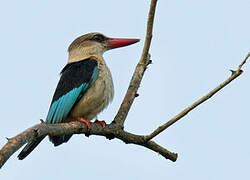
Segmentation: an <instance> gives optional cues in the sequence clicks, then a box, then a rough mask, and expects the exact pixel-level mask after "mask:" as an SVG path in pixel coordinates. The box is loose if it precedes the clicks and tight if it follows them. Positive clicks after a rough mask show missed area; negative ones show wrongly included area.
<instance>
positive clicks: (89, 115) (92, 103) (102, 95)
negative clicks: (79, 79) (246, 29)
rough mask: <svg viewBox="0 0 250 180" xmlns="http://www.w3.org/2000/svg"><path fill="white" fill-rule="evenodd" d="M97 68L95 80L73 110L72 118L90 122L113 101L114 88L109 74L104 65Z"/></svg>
mask: <svg viewBox="0 0 250 180" xmlns="http://www.w3.org/2000/svg"><path fill="white" fill-rule="evenodd" d="M98 68H99V74H98V78H97V80H96V81H95V82H94V83H93V84H92V86H91V87H90V88H89V89H88V90H87V92H86V93H85V94H84V96H83V97H82V98H81V99H80V101H79V102H78V103H77V104H76V106H75V107H74V108H73V110H72V112H71V116H72V117H83V118H84V119H87V120H91V119H93V118H95V117H96V115H97V114H98V113H99V112H101V111H102V110H103V109H104V108H105V107H106V106H107V105H108V104H109V102H110V101H111V100H112V99H113V95H114V86H113V80H112V76H111V73H110V71H109V69H108V67H107V66H106V65H99V66H98Z"/></svg>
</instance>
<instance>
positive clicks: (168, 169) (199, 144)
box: [0, 0, 250, 180]
mask: <svg viewBox="0 0 250 180" xmlns="http://www.w3.org/2000/svg"><path fill="white" fill-rule="evenodd" d="M148 9H149V0H147V1H146V0H144V1H132V0H129V1H117V0H109V1H100V0H92V1H80V0H72V1H66V0H53V1H49V0H43V1H31V0H22V1H1V5H0V22H1V28H0V32H1V33H0V40H1V41H0V49H1V61H0V62H1V71H0V82H1V93H0V99H1V102H0V106H1V126H0V146H1V147H2V146H3V145H4V144H5V143H6V139H5V137H12V136H15V135H17V134H18V133H20V132H22V131H24V130H25V129H27V128H29V127H31V126H33V125H34V124H37V123H39V119H41V118H42V119H45V118H46V115H47V112H48V108H49V105H50V102H51V98H52V96H53V93H54V90H55V87H56V85H57V82H58V80H59V72H60V70H61V69H62V68H63V67H64V65H65V63H66V61H67V47H68V46H69V44H70V43H71V42H72V41H73V40H74V39H75V38H76V37H78V36H80V35H82V34H85V33H88V32H96V31H97V32H102V33H104V34H105V35H107V36H110V37H121V38H141V39H142V41H141V42H140V43H137V44H134V45H132V46H129V47H125V48H119V49H115V50H112V51H109V52H107V53H106V54H105V55H104V58H105V59H106V62H107V64H108V65H109V67H110V69H111V72H112V75H113V79H114V84H115V97H114V100H113V102H112V103H111V104H110V106H109V107H108V108H107V109H106V110H105V111H103V112H102V113H101V114H100V115H99V119H101V120H102V119H104V120H106V122H111V121H112V120H113V117H114V116H115V114H116V112H117V110H118V108H119V105H120V103H121V101H122V99H123V96H124V94H125V92H126V89H127V87H128V83H129V80H130V78H131V76H132V73H133V71H134V68H135V66H136V64H137V62H138V60H139V58H140V56H141V52H142V48H143V43H144V37H145V31H146V20H147V14H148ZM249 9H250V1H249V0H237V1H236V0H232V1H227V0H220V1H217V0H203V1H200V0H189V1H186V0H172V1H170V0H159V1H158V6H157V11H156V17H155V26H154V33H153V40H152V46H151V49H150V53H151V55H152V60H153V64H152V65H150V67H149V68H148V69H147V71H146V74H145V76H144V79H143V81H142V84H141V86H140V89H139V94H140V96H139V97H138V98H136V100H135V102H134V104H133V106H132V108H131V111H130V112H129V115H128V117H127V120H126V122H125V129H126V130H128V131H130V132H132V133H136V134H148V133H150V132H151V131H152V130H154V129H155V128H156V127H157V126H159V125H161V124H163V123H164V122H166V121H168V120H169V119H170V118H171V117H173V116H174V115H176V114H177V113H179V112H180V111H181V110H182V109H184V108H185V107H186V106H188V105H190V104H192V103H193V102H194V101H195V100H197V99H198V98H200V97H201V96H203V95H205V94H206V93H207V92H208V91H210V90H212V89H213V88H214V87H215V86H217V85H219V84H220V83H221V82H222V81H224V80H225V79H226V78H227V77H229V76H230V71H229V70H230V69H236V68H237V66H238V64H239V63H240V62H241V61H242V59H243V58H244V57H245V55H246V54H247V52H248V51H249V50H250V34H249V33H250V23H249V22H250V21H249V17H250V11H249ZM249 64H250V62H248V64H246V65H245V66H244V67H243V70H244V71H245V72H244V73H243V74H242V75H241V76H240V77H239V78H238V79H236V80H235V81H233V82H232V83H231V84H230V85H229V86H227V87H226V88H225V89H223V90H222V91H220V92H219V93H217V94H216V95H215V96H213V97H212V99H210V100H209V101H207V102H205V103H204V104H202V105H201V106H199V107H198V108H196V109H195V110H194V111H192V112H191V113H189V114H188V115H186V116H185V117H184V118H183V119H181V120H180V121H179V122H177V123H176V124H175V125H173V126H171V127H170V128H169V129H168V130H166V131H164V132H163V133H161V134H160V135H159V136H158V137H157V138H155V141H156V142H157V143H159V144H160V145H162V146H164V147H165V148H167V149H168V150H170V151H173V152H177V153H178V154H179V158H178V160H177V161H176V162H171V161H169V160H166V159H164V158H163V157H162V156H160V155H158V154H156V153H155V152H153V151H150V150H148V149H145V148H143V147H138V146H135V145H126V144H124V143H123V142H121V141H120V140H116V139H115V140H112V141H108V140H106V139H105V138H104V137H96V136H91V137H89V138H87V137H85V136H84V135H75V136H74V137H73V138H71V140H70V141H69V142H68V143H67V144H63V145H61V146H59V147H56V148H55V147H54V146H53V145H52V144H51V143H50V142H49V141H48V139H45V140H44V141H43V142H42V143H41V144H40V145H39V146H38V147H37V148H36V149H35V150H34V152H32V153H31V154H30V156H28V157H27V158H26V159H25V160H23V161H19V160H17V158H16V156H17V154H18V153H15V154H14V155H13V156H12V157H11V158H10V159H9V160H8V161H7V163H6V164H5V165H4V167H3V168H2V169H1V170H0V179H1V180H2V179H3V180H14V179H19V180H24V179H33V178H35V179H36V180H45V179H61V180H63V179H79V178H81V179H90V178H91V179H109V180H112V179H121V180H128V179H172V180H179V179H180V180H181V179H192V180H200V179H202V180H211V179H212V180H213V179H215V180H217V179H227V180H231V179H232V180H235V179H249V178H250V174H249V162H250V141H249V137H250V109H249V108H250V102H249V100H250V83H249V82H250V65H249Z"/></svg>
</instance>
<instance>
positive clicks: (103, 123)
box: [94, 119, 106, 127]
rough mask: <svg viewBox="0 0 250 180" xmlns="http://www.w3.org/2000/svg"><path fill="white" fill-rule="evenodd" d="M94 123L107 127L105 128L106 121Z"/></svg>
mask: <svg viewBox="0 0 250 180" xmlns="http://www.w3.org/2000/svg"><path fill="white" fill-rule="evenodd" d="M94 123H96V124H99V125H101V126H102V127H105V126H106V122H105V121H99V120H98V119H96V120H95V122H94Z"/></svg>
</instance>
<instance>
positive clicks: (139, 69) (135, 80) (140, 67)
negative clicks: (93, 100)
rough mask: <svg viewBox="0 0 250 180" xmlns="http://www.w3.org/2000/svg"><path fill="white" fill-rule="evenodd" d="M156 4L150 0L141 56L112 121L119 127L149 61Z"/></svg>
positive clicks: (154, 0) (122, 123)
mask: <svg viewBox="0 0 250 180" xmlns="http://www.w3.org/2000/svg"><path fill="white" fill-rule="evenodd" d="M156 4H157V0H152V1H151V4H150V10H149V14H148V22H147V34H146V37H145V42H144V47H143V52H142V56H141V59H140V61H139V63H138V64H137V66H136V69H135V72H134V74H133V77H132V79H131V81H130V84H129V87H128V90H127V93H126V95H125V97H124V99H123V102H122V104H121V106H120V109H119V111H118V113H117V115H116V116H115V119H114V122H115V123H116V124H119V125H120V126H121V128H123V127H124V121H125V119H126V117H127V114H128V112H129V110H130V107H131V105H132V103H133V101H134V99H135V97H136V93H137V90H138V88H139V86H140V83H141V80H142V77H143V75H144V72H145V70H146V67H147V65H148V64H149V61H150V55H149V53H148V51H149V48H150V44H151V39H152V32H153V23H154V15H155V9H156Z"/></svg>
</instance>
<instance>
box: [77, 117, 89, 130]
mask: <svg viewBox="0 0 250 180" xmlns="http://www.w3.org/2000/svg"><path fill="white" fill-rule="evenodd" d="M74 119H75V120H76V121H79V122H81V123H84V124H85V125H86V126H87V129H88V130H89V129H90V120H86V119H83V118H81V117H74Z"/></svg>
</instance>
